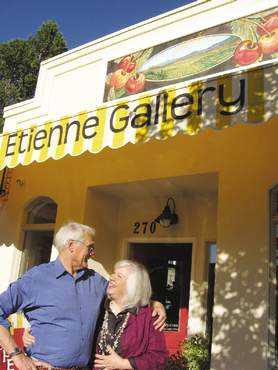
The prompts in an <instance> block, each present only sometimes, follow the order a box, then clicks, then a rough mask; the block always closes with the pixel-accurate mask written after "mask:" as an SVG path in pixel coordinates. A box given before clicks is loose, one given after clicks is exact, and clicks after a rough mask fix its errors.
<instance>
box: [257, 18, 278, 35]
mask: <svg viewBox="0 0 278 370" xmlns="http://www.w3.org/2000/svg"><path fill="white" fill-rule="evenodd" d="M275 28H278V13H273V14H270V15H269V16H267V17H266V18H265V20H264V22H261V23H260V24H259V25H258V27H257V32H258V34H259V35H264V34H266V33H268V32H271V31H273V30H274V29H275Z"/></svg>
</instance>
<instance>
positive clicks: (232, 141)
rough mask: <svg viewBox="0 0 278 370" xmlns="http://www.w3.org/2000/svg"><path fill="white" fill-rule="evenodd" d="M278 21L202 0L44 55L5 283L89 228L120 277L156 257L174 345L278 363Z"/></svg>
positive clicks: (12, 214)
mask: <svg viewBox="0 0 278 370" xmlns="http://www.w3.org/2000/svg"><path fill="white" fill-rule="evenodd" d="M277 14H278V8H277V3H276V2H275V1H271V0H261V1H254V0H252V1H251V0H245V1H242V0H229V1H227V0H213V1H200V2H196V3H192V4H190V5H188V6H185V7H182V8H179V9H177V10H175V11H171V12H169V13H166V14H162V15H161V16H158V17H156V18H153V19H150V20H148V21H146V22H142V23H140V24H138V25H134V26H132V27H129V28H128V29H125V30H122V31H119V32H116V33H115V34H112V35H109V36H107V37H104V38H101V39H99V40H96V41H93V42H92V43H89V44H86V45H83V46H81V47H79V48H76V49H73V50H70V51H68V52H66V53H65V54H61V55H59V56H57V57H54V58H52V59H50V60H48V61H45V62H43V63H42V65H41V69H40V74H39V79H38V84H37V89H36V94H35V97H34V98H33V99H31V100H29V101H26V102H23V103H19V104H16V105H14V106H11V107H7V108H6V109H5V126H4V132H3V134H2V137H1V158H0V164H1V168H6V174H5V176H6V177H5V181H6V182H5V181H4V180H3V184H2V185H3V186H2V194H3V196H2V198H0V202H1V203H0V217H1V225H0V242H1V244H2V245H1V247H0V256H1V257H0V258H1V260H0V267H1V272H0V274H1V289H4V288H5V287H6V286H7V284H8V283H9V282H10V281H12V280H14V279H16V278H17V277H18V276H19V275H20V274H22V273H24V271H26V270H27V269H29V268H30V267H32V266H34V265H36V264H38V263H42V262H45V261H48V260H50V259H51V258H52V259H53V258H55V256H56V255H55V251H54V249H53V248H52V240H53V233H54V232H55V230H57V228H58V227H59V226H60V225H61V224H63V223H64V222H66V221H68V220H75V221H78V222H82V223H85V224H89V225H92V226H94V227H95V228H96V230H97V234H96V249H97V250H96V252H97V257H96V261H95V262H92V267H94V268H95V269H97V270H99V271H101V273H102V274H104V275H105V276H108V274H109V273H110V272H111V271H112V269H113V265H114V263H115V262H116V261H117V260H119V259H121V258H134V259H137V260H139V261H141V262H143V263H145V264H146V266H147V267H148V269H149V271H150V275H151V278H152V284H153V289H154V291H155V294H156V296H157V297H158V298H159V299H160V300H161V301H162V302H163V303H164V304H165V306H166V309H167V313H168V324H167V331H166V333H165V336H166V341H167V346H168V348H169V350H170V352H174V351H175V350H176V349H177V346H178V343H179V341H181V340H182V339H184V338H185V337H187V336H188V335H192V334H194V333H203V334H205V333H207V334H208V335H209V337H210V338H211V344H212V347H211V369H215V370H221V369H225V370H236V369H237V370H238V369H240V370H266V369H276V368H278V363H277V347H278V325H277V312H278V304H277V255H278V253H277V250H278V249H277V238H278V226H277V225H278V206H277V204H278V202H277V200H278V196H277V194H278V173H277V168H278V146H277V143H276V141H277V139H276V138H277V136H278V121H277V110H278V107H277V56H278V54H277V52H278V49H277V48H278V44H277V43H278V41H277V40H278V39H277V35H278V26H277V23H275V22H277ZM273 24H274V26H275V25H276V26H275V27H274V26H273ZM273 27H274V28H273ZM275 40H276V41H275ZM275 42H276V44H275ZM250 43H251V44H250ZM8 168H9V169H8ZM2 174H3V172H2ZM7 175H8V177H7ZM3 179H4V177H3ZM7 179H8V180H7ZM165 206H167V207H168V208H167V207H166V211H168V212H169V211H170V213H171V215H170V218H168V219H167V220H166V221H165V219H162V218H163V217H161V216H162V215H163V216H165V212H164V213H163V210H164V211H165ZM168 215H169V214H168ZM20 325H21V323H20ZM20 325H19V326H20Z"/></svg>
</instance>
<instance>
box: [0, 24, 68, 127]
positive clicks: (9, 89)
mask: <svg viewBox="0 0 278 370" xmlns="http://www.w3.org/2000/svg"><path fill="white" fill-rule="evenodd" d="M66 50H67V46H66V41H65V39H64V36H63V34H62V33H61V32H60V31H59V29H58V25H57V24H56V22H54V21H52V20H49V21H46V22H44V23H43V24H42V25H41V27H40V28H39V29H38V31H37V33H36V34H35V36H31V37H29V39H28V40H21V39H16V40H12V41H8V42H6V43H3V44H0V132H1V131H2V128H3V123H4V120H3V109H4V107H5V106H7V105H11V104H15V103H19V102H21V101H23V100H26V99H30V98H32V97H33V96H34V93H35V89H36V83H37V77H38V73H39V68H40V63H41V62H42V61H43V60H45V59H48V58H51V57H54V56H55V55H57V54H60V53H63V52H64V51H66Z"/></svg>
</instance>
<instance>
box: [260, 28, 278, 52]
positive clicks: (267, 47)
mask: <svg viewBox="0 0 278 370" xmlns="http://www.w3.org/2000/svg"><path fill="white" fill-rule="evenodd" d="M258 44H259V45H260V48H261V49H262V52H263V53H264V54H272V53H277V52H278V27H277V28H275V29H274V30H273V31H272V32H270V33H266V34H265V35H263V36H261V37H260V39H259V41H258Z"/></svg>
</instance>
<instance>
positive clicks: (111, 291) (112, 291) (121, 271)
mask: <svg viewBox="0 0 278 370" xmlns="http://www.w3.org/2000/svg"><path fill="white" fill-rule="evenodd" d="M127 276H128V268H127V267H120V268H118V269H115V270H114V272H113V274H112V275H111V276H110V279H109V284H108V288H107V294H108V296H109V297H110V298H111V299H114V298H123V297H124V296H125V294H126V281H127Z"/></svg>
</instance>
